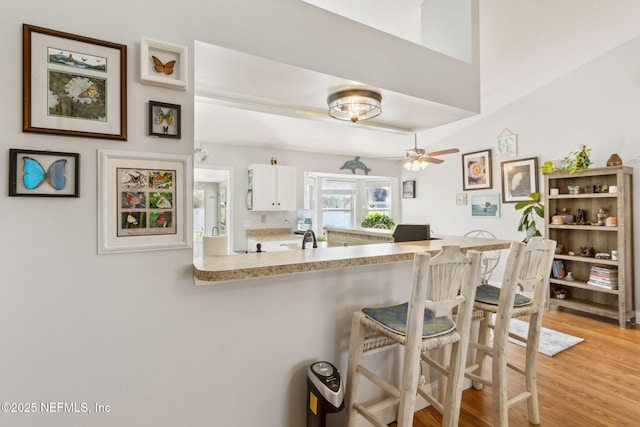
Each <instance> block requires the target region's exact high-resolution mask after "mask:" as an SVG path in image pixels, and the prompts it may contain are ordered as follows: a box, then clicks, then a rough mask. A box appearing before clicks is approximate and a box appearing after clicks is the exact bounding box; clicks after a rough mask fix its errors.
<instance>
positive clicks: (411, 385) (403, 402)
mask: <svg viewBox="0 0 640 427" xmlns="http://www.w3.org/2000/svg"><path fill="white" fill-rule="evenodd" d="M479 278H480V253H479V252H476V251H468V252H467V255H466V256H465V255H463V254H462V253H461V252H460V248H459V247H457V246H447V247H444V248H443V249H442V251H441V252H440V253H438V254H437V255H436V256H434V257H433V258H432V257H431V256H430V255H429V254H428V253H416V254H415V256H414V261H413V273H412V290H411V298H410V301H409V302H408V303H405V304H400V305H396V306H392V307H382V308H365V309H362V310H361V311H358V312H355V313H354V314H353V318H352V324H351V340H350V343H349V366H348V370H347V383H346V393H347V395H346V409H347V425H348V426H349V427H354V426H355V425H356V419H357V418H358V417H357V414H360V415H361V416H362V417H364V418H365V419H366V420H367V421H369V422H370V423H371V424H372V425H374V426H378V427H386V426H387V423H386V422H384V421H383V420H381V419H380V416H379V412H378V411H380V410H382V409H383V408H388V407H393V408H394V410H396V411H397V418H396V419H397V422H398V424H397V425H398V427H409V426H411V425H412V424H413V415H414V411H415V404H416V397H417V393H420V395H421V396H422V397H424V398H425V399H426V400H427V401H428V402H429V403H431V404H432V405H434V407H435V408H436V409H438V410H439V411H440V412H441V413H442V414H443V425H445V426H450V427H454V426H457V424H458V417H459V413H460V399H461V396H462V381H463V380H464V366H465V364H466V358H467V348H468V342H469V331H470V328H471V312H472V310H473V300H474V296H475V290H476V284H477V282H478V280H479ZM456 307H457V311H458V314H457V318H456V320H455V321H454V320H453V318H452V311H453V309H454V308H456ZM396 345H400V346H403V348H404V364H403V369H402V374H401V379H400V385H399V387H396V386H395V385H393V384H391V383H390V382H389V381H387V380H384V379H383V378H382V377H381V375H379V374H374V373H373V372H372V371H371V370H369V369H368V368H366V367H365V366H364V365H363V356H364V355H365V354H370V353H372V352H374V351H376V350H378V349H380V348H387V349H389V348H392V347H395V346H396ZM448 345H452V349H451V358H450V360H449V361H448V364H447V366H443V364H440V363H438V362H437V361H436V360H433V359H432V358H431V357H430V356H429V355H428V354H427V352H429V351H430V350H435V349H439V348H441V347H444V346H448ZM385 356H386V354H385ZM389 360H390V359H389V358H385V360H384V361H385V362H386V361H389ZM420 360H423V361H425V362H426V363H428V364H429V365H430V366H432V367H433V368H434V369H435V370H436V371H437V372H438V373H440V374H443V375H445V376H446V378H447V390H446V396H445V399H444V402H441V401H438V399H437V398H436V397H435V396H433V393H432V392H431V390H430V389H429V387H428V386H424V385H420V384H419V380H420V369H421V363H420ZM361 377H365V378H367V379H368V380H369V381H371V382H372V383H373V384H374V385H376V386H378V387H380V388H381V389H382V390H384V394H385V395H386V397H385V396H383V397H385V398H384V399H383V400H382V401H378V402H376V403H375V404H372V405H368V404H365V403H363V402H358V398H359V392H360V382H361ZM396 405H397V409H395V408H396Z"/></svg>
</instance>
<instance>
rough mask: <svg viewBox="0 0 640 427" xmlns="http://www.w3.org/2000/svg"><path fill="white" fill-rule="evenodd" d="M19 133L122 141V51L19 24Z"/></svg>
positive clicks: (124, 108) (124, 114)
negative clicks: (20, 35)
mask: <svg viewBox="0 0 640 427" xmlns="http://www.w3.org/2000/svg"><path fill="white" fill-rule="evenodd" d="M22 32H23V57H22V60H23V78H22V81H23V128H22V129H23V131H24V132H37V133H47V134H58V135H70V136H82V137H95V138H107V139H118V140H126V139H127V79H126V76H127V47H126V46H125V45H122V44H116V43H111V42H107V41H102V40H96V39H91V38H88V37H83V36H78V35H74V34H69V33H64V32H61V31H55V30H49V29H46V28H41V27H36V26H33V25H28V24H23V26H22Z"/></svg>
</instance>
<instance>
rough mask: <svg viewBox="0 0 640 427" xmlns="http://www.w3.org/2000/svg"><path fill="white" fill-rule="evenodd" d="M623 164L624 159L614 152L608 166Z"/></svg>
mask: <svg viewBox="0 0 640 427" xmlns="http://www.w3.org/2000/svg"><path fill="white" fill-rule="evenodd" d="M609 166H622V159H621V158H620V156H618V155H617V154H616V153H613V154H612V155H611V156H610V157H609V159H608V160H607V167H609Z"/></svg>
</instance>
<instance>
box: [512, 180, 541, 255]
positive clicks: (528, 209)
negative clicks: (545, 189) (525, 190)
mask: <svg viewBox="0 0 640 427" xmlns="http://www.w3.org/2000/svg"><path fill="white" fill-rule="evenodd" d="M529 199H530V200H523V201H521V202H518V203H516V206H515V209H516V210H517V211H519V210H522V217H521V218H520V222H519V224H518V231H522V232H524V233H525V238H524V239H523V240H522V241H523V242H525V243H526V242H528V241H529V240H530V239H531V238H532V237H535V236H542V233H540V231H539V230H538V227H537V225H536V220H537V219H539V218H544V205H543V204H542V203H541V202H540V193H538V192H535V193H531V194H529Z"/></svg>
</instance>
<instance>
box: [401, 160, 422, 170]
mask: <svg viewBox="0 0 640 427" xmlns="http://www.w3.org/2000/svg"><path fill="white" fill-rule="evenodd" d="M428 165H429V162H424V161H422V160H415V159H414V160H409V161H408V162H407V163H405V164H404V165H402V166H404V168H405V169H406V170H408V171H411V172H417V171H419V170H423V169H424V168H426V167H427V166H428Z"/></svg>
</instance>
